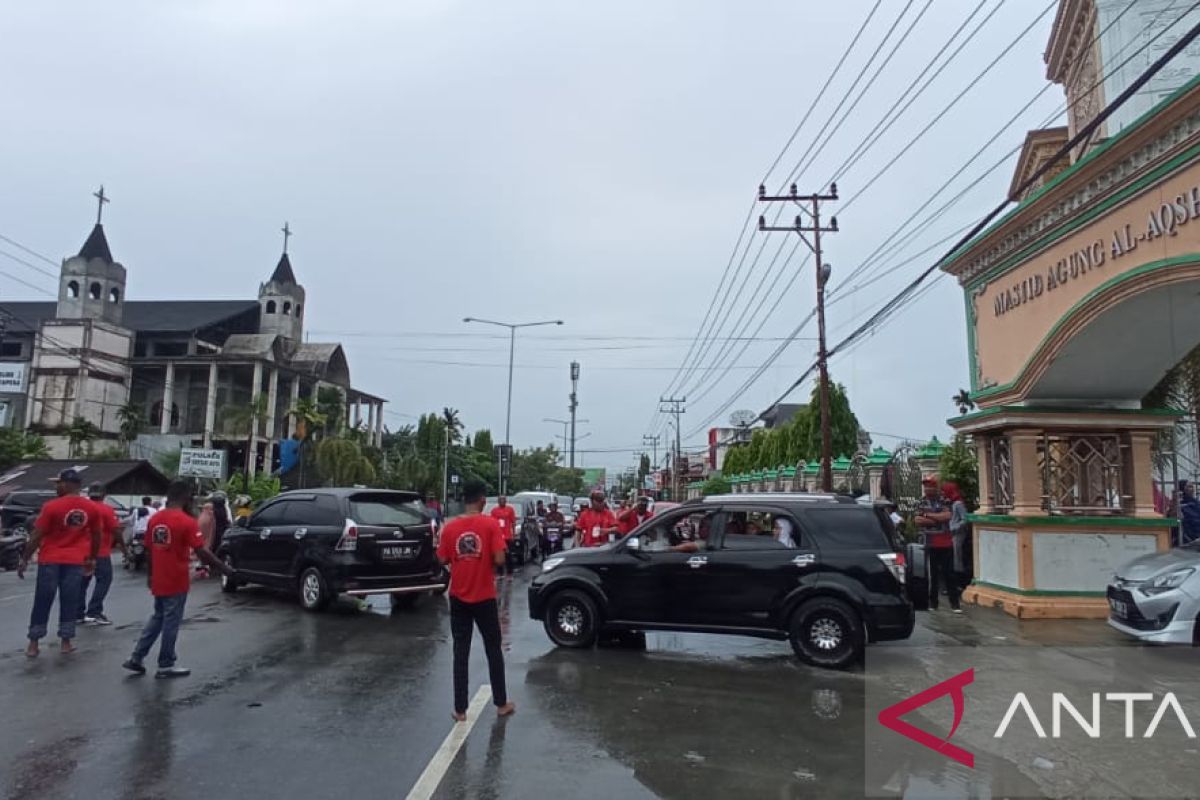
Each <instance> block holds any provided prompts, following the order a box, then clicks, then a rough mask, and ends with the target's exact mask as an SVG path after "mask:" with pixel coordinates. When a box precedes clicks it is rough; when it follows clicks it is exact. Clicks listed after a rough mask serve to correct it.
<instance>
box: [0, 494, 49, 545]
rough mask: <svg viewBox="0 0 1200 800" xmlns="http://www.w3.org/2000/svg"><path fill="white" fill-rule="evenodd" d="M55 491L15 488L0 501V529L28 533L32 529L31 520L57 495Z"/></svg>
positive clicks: (22, 533) (17, 533)
mask: <svg viewBox="0 0 1200 800" xmlns="http://www.w3.org/2000/svg"><path fill="white" fill-rule="evenodd" d="M57 496H58V495H57V493H56V492H54V491H52V490H49V489H46V490H36V491H34V490H20V489H19V490H17V491H15V492H9V493H8V494H7V495H5V497H4V500H3V501H0V531H5V532H7V533H12V534H15V535H18V536H20V535H26V536H27V535H29V534H30V533H31V532H32V529H33V520H34V519H35V518H36V517H37V515H38V513H39V512H40V511H41V510H42V506H44V505H45V504H46V502H47V501H49V500H53V499H54V498H55V497H57Z"/></svg>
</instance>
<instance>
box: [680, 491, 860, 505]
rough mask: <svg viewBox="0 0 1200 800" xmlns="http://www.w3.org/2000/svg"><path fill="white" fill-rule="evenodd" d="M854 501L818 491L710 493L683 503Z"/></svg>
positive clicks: (839, 495) (848, 497) (845, 496)
mask: <svg viewBox="0 0 1200 800" xmlns="http://www.w3.org/2000/svg"><path fill="white" fill-rule="evenodd" d="M771 502H775V503H780V502H788V503H854V502H856V501H855V500H854V498H853V497H850V496H849V495H844V494H824V493H818V492H751V493H747V494H710V495H708V496H707V497H695V498H692V499H691V500H685V501H684V502H683V505H703V504H704V503H771Z"/></svg>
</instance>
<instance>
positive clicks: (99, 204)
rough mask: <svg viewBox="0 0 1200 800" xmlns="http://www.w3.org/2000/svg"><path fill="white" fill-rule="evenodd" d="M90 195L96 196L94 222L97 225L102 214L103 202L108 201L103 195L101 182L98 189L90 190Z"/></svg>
mask: <svg viewBox="0 0 1200 800" xmlns="http://www.w3.org/2000/svg"><path fill="white" fill-rule="evenodd" d="M92 197H94V198H96V224H97V225H99V224H100V218H101V217H102V216H104V204H105V203H107V202H109V200H108V198H107V197H105V196H104V186H103V184H102V185H101V186H100V191H98V192H92Z"/></svg>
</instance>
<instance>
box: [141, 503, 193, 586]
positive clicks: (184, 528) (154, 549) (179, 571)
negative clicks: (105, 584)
mask: <svg viewBox="0 0 1200 800" xmlns="http://www.w3.org/2000/svg"><path fill="white" fill-rule="evenodd" d="M146 544H147V546H149V548H150V593H151V594H153V595H154V596H155V597H170V596H171V595H175V594H185V593H186V592H187V590H188V589H189V588H190V587H191V585H192V580H191V575H190V574H189V569H188V567H189V566H190V562H191V555H192V550H193V549H194V548H197V547H203V546H204V534H202V533H201V532H200V523H198V522H197V521H196V518H195V517H193V516H192V515H191V514H189V513H187V512H186V511H183V510H182V509H178V508H167V509H164V510H162V511H159V512H158V513H157V514H155V515H154V516H152V517H151V518H150V522H149V524H147V525H146Z"/></svg>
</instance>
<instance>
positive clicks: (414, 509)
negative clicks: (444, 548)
mask: <svg viewBox="0 0 1200 800" xmlns="http://www.w3.org/2000/svg"><path fill="white" fill-rule="evenodd" d="M350 517H351V518H352V519H353V520H354V521H355V522H357V523H358V524H359V525H382V526H385V527H390V526H395V525H424V524H425V523H426V522H428V520H427V519H426V517H425V512H424V510H423V509H422V508H421V504H420V503H419V502H418V501H416V500H410V501H405V500H402V499H400V498H398V497H396V496H394V495H386V494H356V495H354V496H353V497H351V498H350Z"/></svg>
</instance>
